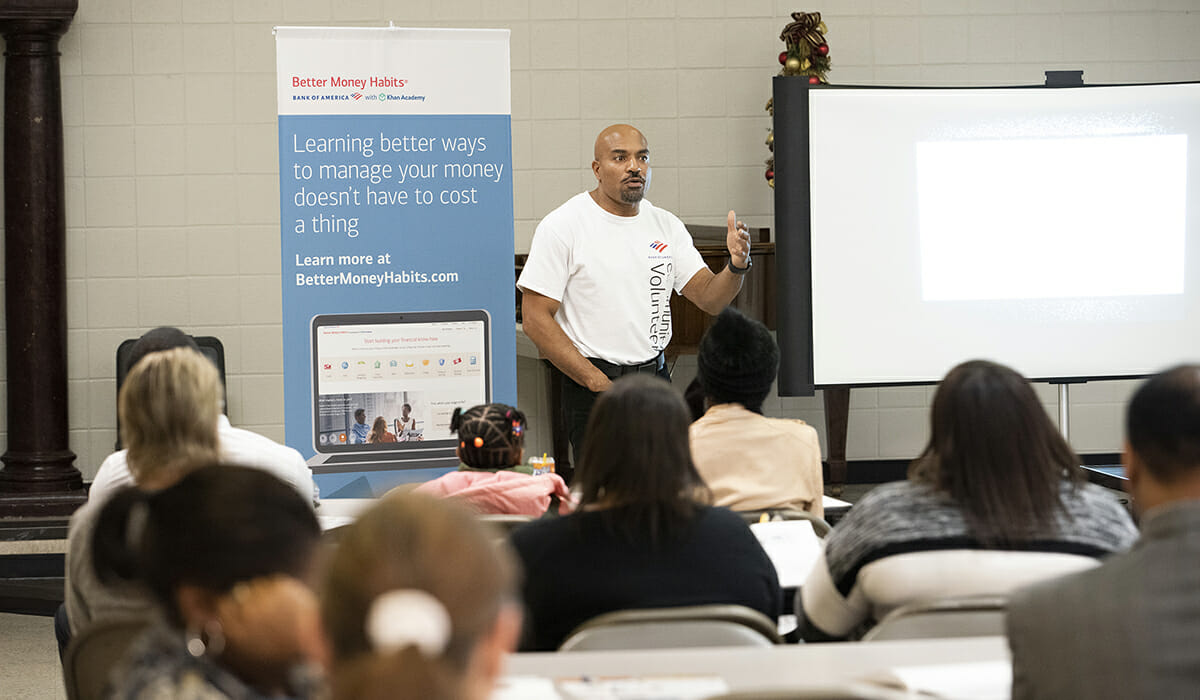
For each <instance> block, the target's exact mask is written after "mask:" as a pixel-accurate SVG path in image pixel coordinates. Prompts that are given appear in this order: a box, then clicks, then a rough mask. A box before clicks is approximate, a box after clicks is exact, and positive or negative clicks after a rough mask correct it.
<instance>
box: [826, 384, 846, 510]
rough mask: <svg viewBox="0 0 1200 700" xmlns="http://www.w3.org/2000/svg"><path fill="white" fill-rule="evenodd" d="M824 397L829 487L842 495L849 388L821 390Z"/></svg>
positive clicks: (844, 474) (837, 494) (844, 477)
mask: <svg viewBox="0 0 1200 700" xmlns="http://www.w3.org/2000/svg"><path fill="white" fill-rule="evenodd" d="M821 394H822V395H824V397H825V439H826V440H828V441H829V459H828V460H827V461H828V462H829V481H828V482H827V483H826V485H827V486H828V487H829V490H830V492H831V495H833V496H840V495H842V488H843V487H845V485H846V434H847V433H848V432H849V429H850V387H837V388H836V389H822V390H821Z"/></svg>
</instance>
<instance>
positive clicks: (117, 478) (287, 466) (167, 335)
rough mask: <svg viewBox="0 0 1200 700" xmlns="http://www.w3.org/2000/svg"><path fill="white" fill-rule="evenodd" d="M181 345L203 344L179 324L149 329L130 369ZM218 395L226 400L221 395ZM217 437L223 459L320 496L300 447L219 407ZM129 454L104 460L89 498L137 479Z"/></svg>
mask: <svg viewBox="0 0 1200 700" xmlns="http://www.w3.org/2000/svg"><path fill="white" fill-rule="evenodd" d="M180 347H186V348H191V349H192V350H194V351H195V352H196V353H197V354H199V353H200V347H199V346H198V345H196V341H195V340H193V339H192V337H191V336H190V335H188V334H186V333H184V332H183V331H181V330H179V329H178V328H170V327H165V326H164V327H161V328H155V329H154V330H151V331H147V332H146V333H145V335H143V336H142V337H141V338H139V339H138V341H137V343H135V344H134V346H133V348H132V349H131V350H130V353H129V368H130V371H132V370H133V368H134V367H136V366H137V364H138V362H140V361H141V359H142V358H143V357H145V356H146V355H148V354H150V353H152V352H159V351H162V350H170V349H172V348H180ZM126 381H128V378H127V379H126ZM218 388H219V384H218ZM170 390H171V386H170V385H163V386H162V391H170ZM218 398H221V399H222V400H223V397H220V395H218ZM124 420H125V419H124V418H122V419H121V421H122V428H124ZM123 439H124V438H123ZM217 439H218V444H219V445H220V450H221V461H223V462H227V463H229V464H242V465H245V466H248V467H255V468H258V469H263V470H266V471H268V472H270V473H272V474H274V475H275V476H277V477H279V478H280V479H282V480H283V481H285V482H287V483H289V484H291V485H292V486H293V487H295V489H296V490H297V491H299V492H300V493H301V494H303V495H304V496H305V497H306V498H310V499H313V500H315V499H316V487H315V486H314V485H313V478H312V470H311V469H309V467H308V464H307V463H306V462H305V461H304V458H303V457H301V456H300V453H299V452H297V451H296V450H293V449H292V448H290V447H285V446H283V445H280V444H279V443H277V442H275V441H273V440H270V439H269V438H265V437H263V436H262V435H259V434H258V433H253V432H251V431H249V430H242V429H241V428H235V427H233V426H232V425H230V423H229V419H228V418H227V417H225V415H224V414H223V413H221V412H220V411H219V410H218V411H217ZM125 444H128V440H126V441H125ZM127 454H128V453H127V451H126V450H120V451H118V452H114V453H113V454H111V455H109V456H108V457H107V458H106V459H105V460H104V462H103V463H102V464H101V465H100V469H99V470H98V471H97V472H96V478H95V480H94V481H92V485H91V488H90V489H89V490H88V500H89V501H102V500H104V499H105V498H107V497H108V496H109V495H111V494H112V493H114V492H115V491H117V490H119V489H121V488H123V487H125V486H130V485H132V484H133V483H134V479H133V476H132V475H131V474H130V470H129V465H128V464H127V463H126V460H127Z"/></svg>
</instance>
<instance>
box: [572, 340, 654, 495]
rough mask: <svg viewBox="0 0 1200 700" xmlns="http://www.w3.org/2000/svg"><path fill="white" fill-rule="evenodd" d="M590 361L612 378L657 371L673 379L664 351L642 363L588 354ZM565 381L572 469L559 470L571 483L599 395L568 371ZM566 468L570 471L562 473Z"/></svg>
mask: <svg viewBox="0 0 1200 700" xmlns="http://www.w3.org/2000/svg"><path fill="white" fill-rule="evenodd" d="M588 360H589V361H590V362H591V363H592V364H593V365H595V366H596V368H597V369H599V370H600V371H601V372H603V373H604V376H606V377H608V378H609V379H612V380H613V381H616V380H617V379H619V378H621V377H623V376H625V375H626V374H657V375H658V376H660V377H662V378H663V379H665V380H667V381H668V382H669V381H671V373H670V372H668V371H667V363H666V360H665V358H664V357H663V354H662V353H661V352H660V353H659V354H658V357H656V358H654V359H652V360H649V361H648V362H643V363H642V364H640V365H615V364H613V363H611V362H605V361H604V360H598V359H595V358H592V357H589V358H588ZM554 371H556V372H557V371H558V370H557V369H555V370H554ZM562 380H563V381H562V410H563V422H564V423H565V424H566V426H567V438H568V439H569V440H570V441H571V464H572V468H571V469H567V470H560V474H561V476H562V477H563V478H564V479H566V481H567V483H568V484H569V483H571V480H572V478H573V477H574V475H575V470H576V469H578V468H579V455H580V454H582V452H583V437H584V431H585V430H586V428H587V422H588V417H589V416H590V415H591V413H592V404H594V403H596V397H597V396H599V394H597V393H596V392H594V391H589V390H588V389H587V387H583V386H580V385H579V384H577V383H575V380H573V379H571V378H570V377H568V376H567V375H565V374H564V375H563V378H562ZM564 471H565V472H569V473H562V472H564Z"/></svg>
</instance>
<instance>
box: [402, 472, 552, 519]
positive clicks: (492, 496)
mask: <svg viewBox="0 0 1200 700" xmlns="http://www.w3.org/2000/svg"><path fill="white" fill-rule="evenodd" d="M415 490H416V491H420V492H422V493H428V494H431V495H433V496H439V497H443V498H445V497H449V496H453V497H454V498H460V499H462V500H463V501H465V502H466V503H467V504H468V505H470V506H471V507H472V508H474V509H475V510H477V511H479V512H480V513H484V514H488V515H491V514H501V515H528V516H531V517H534V518H536V517H538V516H540V515H542V514H543V513H545V512H546V509H547V508H549V507H550V496H551V495H557V496H558V498H559V506H558V512H559V513H560V514H565V513H569V512H571V511H572V510H574V509H575V503H574V501H572V500H571V493H570V492H569V491H568V490H567V484H566V482H565V481H563V479H562V477H561V476H559V475H558V474H539V475H538V476H531V475H529V474H521V473H519V472H510V471H505V470H499V471H495V472H485V471H458V472H450V473H449V474H446V475H444V476H441V477H439V478H437V479H434V480H433V481H427V482H425V483H424V484H421V485H420V486H418V487H417V488H416V489H415Z"/></svg>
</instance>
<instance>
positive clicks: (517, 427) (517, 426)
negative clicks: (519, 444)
mask: <svg viewBox="0 0 1200 700" xmlns="http://www.w3.org/2000/svg"><path fill="white" fill-rule="evenodd" d="M523 432H525V426H523V425H521V422H520V421H515V422H514V423H513V427H512V434H513V435H518V436H519V435H520V434H521V433H523Z"/></svg>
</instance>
